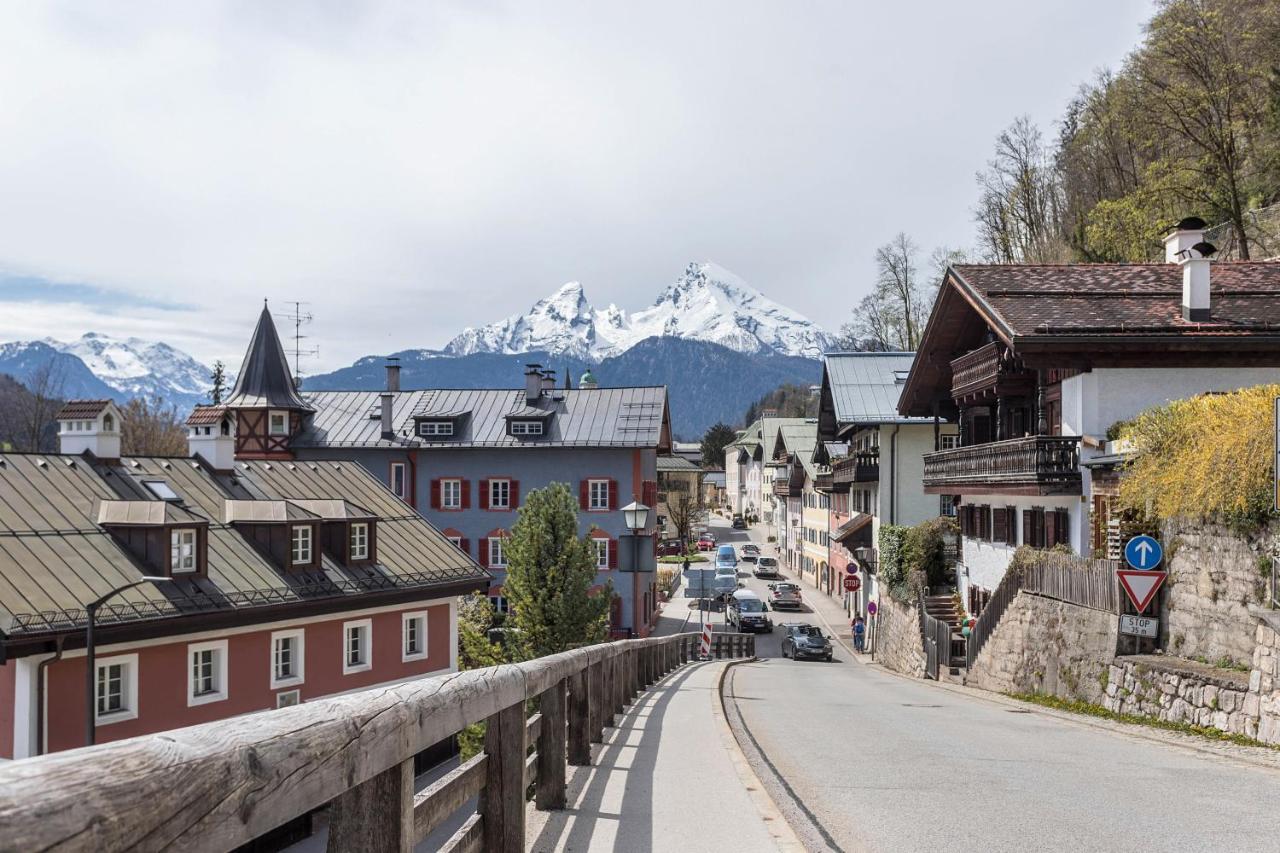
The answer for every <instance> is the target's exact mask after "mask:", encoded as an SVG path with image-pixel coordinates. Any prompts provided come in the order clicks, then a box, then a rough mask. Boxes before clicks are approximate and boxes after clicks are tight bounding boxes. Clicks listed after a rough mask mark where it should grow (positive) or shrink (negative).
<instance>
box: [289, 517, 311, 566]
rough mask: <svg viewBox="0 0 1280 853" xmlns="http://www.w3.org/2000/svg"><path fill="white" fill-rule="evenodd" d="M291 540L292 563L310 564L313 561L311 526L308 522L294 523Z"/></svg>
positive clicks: (297, 564)
mask: <svg viewBox="0 0 1280 853" xmlns="http://www.w3.org/2000/svg"><path fill="white" fill-rule="evenodd" d="M290 542H291V548H290V552H289V561H290V563H291V564H292V565H295V566H306V565H309V564H310V563H311V526H310V525H307V524H297V525H294V526H293V528H292V532H291V538H290Z"/></svg>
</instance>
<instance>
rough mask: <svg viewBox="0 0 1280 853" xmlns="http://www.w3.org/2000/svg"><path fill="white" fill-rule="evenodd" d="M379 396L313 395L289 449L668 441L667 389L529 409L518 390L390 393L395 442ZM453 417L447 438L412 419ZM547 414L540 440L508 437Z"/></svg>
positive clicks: (560, 399) (573, 395) (589, 394)
mask: <svg viewBox="0 0 1280 853" xmlns="http://www.w3.org/2000/svg"><path fill="white" fill-rule="evenodd" d="M382 393H383V392H380V391H317V392H315V393H313V394H309V395H307V403H308V405H309V406H310V407H311V408H312V409H314V410H315V414H314V415H312V416H311V418H310V419H309V420H308V422H307V425H306V427H305V428H304V429H303V430H302V432H301V433H300V434H299V435H298V436H297V437H296V438H295V439H294V440H293V442H292V446H293V447H383V448H393V447H530V446H533V447H658V446H660V445H661V444H662V443H663V442H664V440H665V439H666V438H667V437H668V436H669V433H670V430H669V429H667V428H666V426H667V424H668V414H667V389H666V388H665V387H663V386H654V387H640V388H599V389H595V390H591V389H575V390H569V391H565V390H563V389H557V390H556V391H555V392H554V394H553V396H552V397H548V398H544V399H543V400H542V401H541V402H540V403H539V404H538V405H537V406H535V407H530V406H529V405H528V404H527V402H526V400H525V392H524V390H523V389H520V390H517V389H433V390H427V391H397V392H393V398H392V403H391V416H392V425H391V426H392V430H393V431H394V433H395V436H394V437H393V438H389V439H388V438H383V437H382V421H381V419H380V417H379V415H380V400H379V397H380V395H381V394H382ZM444 413H449V414H448V416H449V417H456V418H457V421H458V425H457V431H456V433H455V434H454V435H453V436H451V437H448V438H443V437H435V436H430V437H427V436H418V435H416V434H415V417H417V418H439V417H445V416H446V415H445V414H444ZM535 415H549V416H550V419H549V421H548V422H547V427H546V432H545V433H544V434H543V435H541V436H534V437H529V438H518V437H515V436H512V435H509V434H508V433H507V418H508V417H509V416H517V417H533V416H535Z"/></svg>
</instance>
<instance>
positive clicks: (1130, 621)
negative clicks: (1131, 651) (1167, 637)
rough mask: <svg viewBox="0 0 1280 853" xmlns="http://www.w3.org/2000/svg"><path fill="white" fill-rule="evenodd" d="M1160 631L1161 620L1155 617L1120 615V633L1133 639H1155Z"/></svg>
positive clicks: (1130, 614)
mask: <svg viewBox="0 0 1280 853" xmlns="http://www.w3.org/2000/svg"><path fill="white" fill-rule="evenodd" d="M1159 629H1160V620H1159V619H1156V618H1155V617H1154V616H1135V615H1133V614H1132V613H1122V614H1121V615H1120V633H1121V634H1128V635H1129V636H1131V637H1154V636H1155V635H1156V633H1157V631H1159Z"/></svg>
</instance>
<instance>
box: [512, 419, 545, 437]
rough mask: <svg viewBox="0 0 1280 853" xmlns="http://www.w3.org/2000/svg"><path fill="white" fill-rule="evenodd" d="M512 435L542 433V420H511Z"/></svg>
mask: <svg viewBox="0 0 1280 853" xmlns="http://www.w3.org/2000/svg"><path fill="white" fill-rule="evenodd" d="M511 434H512V435H542V421H512V422H511Z"/></svg>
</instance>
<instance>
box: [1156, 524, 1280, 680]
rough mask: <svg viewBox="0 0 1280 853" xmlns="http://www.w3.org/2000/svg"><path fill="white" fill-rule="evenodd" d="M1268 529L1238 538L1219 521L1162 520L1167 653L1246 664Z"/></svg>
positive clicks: (1261, 583) (1260, 591)
mask: <svg viewBox="0 0 1280 853" xmlns="http://www.w3.org/2000/svg"><path fill="white" fill-rule="evenodd" d="M1272 539H1273V531H1267V532H1265V533H1263V534H1262V535H1259V536H1249V537H1245V536H1241V535H1240V534H1238V533H1234V532H1232V531H1230V530H1228V529H1226V528H1225V527H1222V526H1220V525H1202V524H1197V525H1189V524H1182V525H1178V524H1167V525H1165V529H1164V542H1165V548H1166V549H1167V550H1168V551H1172V553H1173V557H1172V558H1171V559H1166V560H1165V566H1164V568H1165V569H1166V570H1167V571H1168V572H1169V578H1168V580H1167V581H1166V582H1165V589H1166V590H1167V592H1166V593H1164V606H1163V608H1162V612H1161V615H1162V616H1163V617H1164V618H1163V620H1162V621H1163V622H1164V624H1163V625H1162V626H1161V630H1162V637H1163V639H1164V648H1165V651H1167V652H1168V653H1169V654H1171V655H1177V656H1178V657H1182V658H1191V659H1196V660H1201V661H1206V662H1208V663H1211V664H1223V663H1225V664H1227V665H1248V664H1249V663H1250V662H1251V661H1252V660H1253V650H1254V645H1255V640H1254V633H1255V629H1256V626H1257V624H1258V622H1257V619H1255V618H1254V617H1253V616H1252V615H1250V613H1249V607H1250V606H1252V605H1257V604H1260V603H1262V600H1263V596H1264V595H1265V590H1266V575H1265V574H1264V573H1263V572H1262V570H1261V569H1262V567H1263V566H1265V565H1267V563H1265V562H1264V563H1261V564H1260V563H1259V559H1260V558H1262V557H1263V556H1264V555H1265V554H1267V553H1269V550H1270V542H1271V541H1272Z"/></svg>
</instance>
